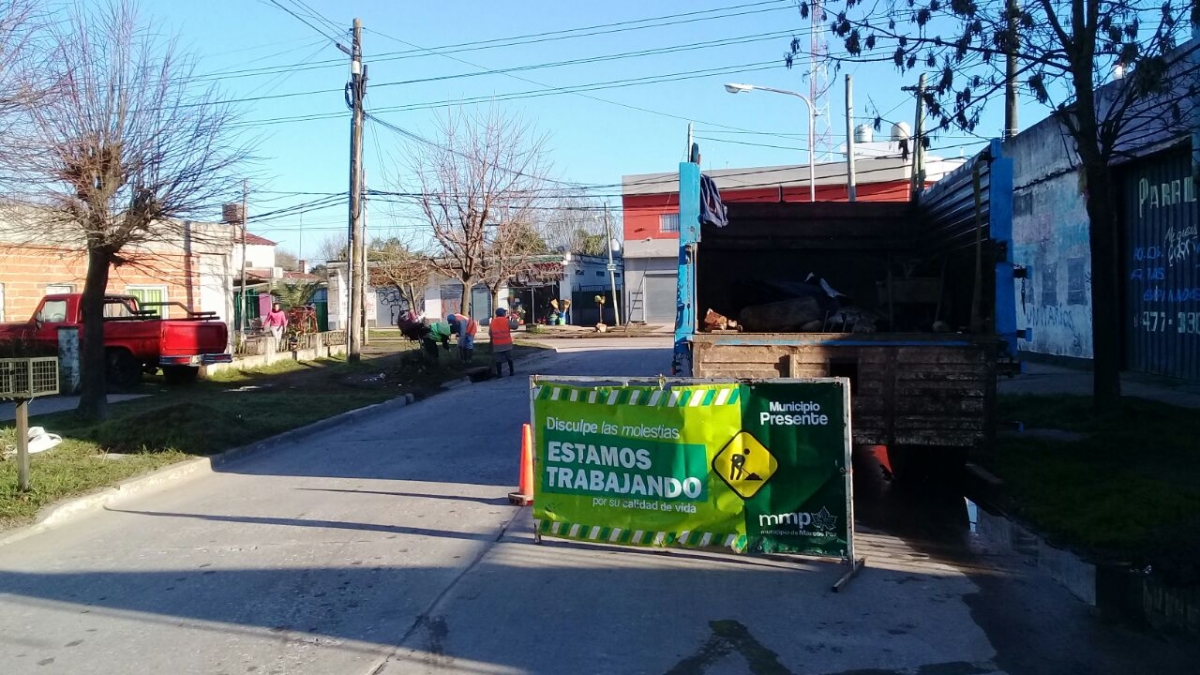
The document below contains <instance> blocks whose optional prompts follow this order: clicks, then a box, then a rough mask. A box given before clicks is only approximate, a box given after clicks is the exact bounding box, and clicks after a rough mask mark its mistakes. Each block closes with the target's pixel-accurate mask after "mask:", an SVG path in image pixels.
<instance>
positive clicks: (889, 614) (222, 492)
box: [0, 339, 1195, 675]
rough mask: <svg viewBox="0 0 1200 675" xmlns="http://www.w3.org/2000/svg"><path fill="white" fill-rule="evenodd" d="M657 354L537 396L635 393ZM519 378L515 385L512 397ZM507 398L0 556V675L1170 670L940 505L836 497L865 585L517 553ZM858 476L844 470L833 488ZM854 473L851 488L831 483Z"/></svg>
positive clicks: (317, 444) (235, 475) (646, 352)
mask: <svg viewBox="0 0 1200 675" xmlns="http://www.w3.org/2000/svg"><path fill="white" fill-rule="evenodd" d="M669 348H670V343H669V340H662V339H627V340H597V341H587V340H574V341H572V342H571V344H570V345H569V346H565V347H564V350H563V351H562V352H561V353H559V354H558V355H556V356H548V357H542V358H540V359H539V360H538V361H536V362H534V363H530V362H526V369H527V371H528V370H529V369H530V368H534V367H536V369H537V370H538V371H539V372H542V373H546V374H571V375H587V374H593V375H617V374H621V375H655V374H658V373H659V372H660V371H662V370H664V369H665V368H667V367H668V364H669V359H670V353H669ZM526 374H528V372H526V373H521V375H526ZM527 387H528V382H527V380H525V379H524V378H523V377H518V378H505V379H501V380H494V381H490V382H486V383H482V384H477V385H474V386H471V387H464V388H461V389H457V390H454V391H450V392H447V393H445V394H442V395H439V396H436V397H434V398H432V399H429V400H427V401H424V402H421V403H419V404H417V405H414V406H408V407H405V408H402V409H399V410H396V411H393V412H389V413H385V414H381V415H380V416H379V417H377V418H375V419H371V420H367V421H364V422H360V423H357V424H355V425H353V426H350V427H344V428H340V429H334V430H330V431H328V432H324V433H321V434H318V435H314V436H313V437H312V438H309V439H307V440H306V441H304V442H300V443H296V444H293V445H290V446H285V447H280V448H279V449H277V450H273V451H270V452H268V453H265V454H260V455H256V456H251V457H248V458H246V459H245V460H242V461H240V462H236V463H232V464H229V465H226V466H225V467H223V469H222V473H219V474H216V475H211V476H206V477H202V478H197V479H195V480H192V481H190V482H188V483H184V484H181V485H179V486H177V487H176V488H174V489H172V490H170V491H168V492H163V493H160V494H156V495H147V496H145V497H143V498H141V499H139V500H137V501H133V502H129V503H126V504H124V505H123V506H122V507H121V508H120V509H119V510H111V511H108V512H104V513H100V514H97V515H95V516H91V517H88V518H87V519H85V520H81V521H78V522H76V523H73V524H71V525H69V526H66V527H64V528H62V529H59V530H55V531H52V532H50V533H46V534H43V535H39V536H35V537H32V538H29V539H26V540H24V541H21V542H18V543H16V544H13V545H11V546H8V547H5V548H0V663H2V664H3V669H2V670H3V672H4V673H37V674H39V675H48V674H50V673H70V674H72V675H85V674H93V673H97V674H98V673H123V674H124V673H129V674H139V673H146V674H149V673H154V674H158V673H172V674H180V675H182V674H188V673H206V674H212V675H218V674H223V675H241V674H244V673H256V674H262V675H265V674H284V673H286V674H289V675H291V674H309V673H311V674H314V675H315V674H320V675H340V674H343V673H345V674H350V673H353V674H359V673H361V674H363V675H366V674H368V673H372V674H376V673H387V674H389V675H396V674H400V673H404V674H408V673H477V674H484V673H549V674H558V673H573V674H574V673H579V674H583V673H622V674H623V673H654V674H662V673H670V674H683V673H710V674H723V673H754V674H755V675H785V674H795V675H799V674H801V673H842V674H847V675H848V674H849V673H860V674H865V673H870V674H874V675H886V674H889V673H921V674H924V675H934V674H941V675H967V674H979V675H984V674H987V673H1000V672H1007V673H1014V674H1016V673H1055V674H1058V673H1070V672H1080V673H1084V672H1086V673H1114V674H1116V673H1121V674H1123V675H1124V674H1127V673H1136V672H1157V673H1173V672H1186V671H1185V670H1181V669H1180V668H1183V667H1184V664H1191V665H1194V663H1195V661H1188V660H1186V659H1188V658H1190V657H1191V658H1194V654H1188V653H1187V652H1186V651H1185V648H1183V647H1179V646H1174V645H1169V644H1163V643H1161V642H1157V641H1152V640H1149V639H1147V638H1143V637H1141V636H1137V635H1133V634H1130V633H1127V632H1125V631H1121V630H1117V629H1112V628H1106V627H1102V626H1099V625H1097V624H1096V623H1095V622H1094V620H1093V619H1092V618H1091V617H1090V616H1089V615H1088V612H1087V609H1086V608H1085V607H1084V606H1083V605H1081V604H1080V603H1077V602H1075V601H1074V600H1073V599H1071V596H1069V595H1068V594H1067V593H1066V592H1065V591H1063V590H1061V589H1059V588H1058V587H1057V586H1055V585H1053V584H1051V583H1049V582H1046V581H1044V580H1041V579H1039V578H1037V577H1033V576H1030V575H1028V574H1026V573H1025V572H1023V571H1022V570H1021V569H1020V568H1019V566H1018V565H1017V564H1016V563H1015V561H1014V560H1012V559H1010V558H1008V557H1006V556H1004V555H1001V554H993V553H991V552H989V551H988V550H987V548H986V546H983V545H980V544H979V543H978V542H972V541H971V540H970V536H969V532H968V528H967V526H966V523H965V520H964V518H963V516H964V509H963V502H962V500H961V499H957V500H955V499H954V497H953V496H951V497H950V498H949V499H946V500H941V501H938V500H934V502H933V503H923V502H918V503H910V502H907V501H904V500H901V499H897V498H896V496H895V495H894V494H892V492H891V491H890V488H889V486H888V485H886V484H884V483H882V482H881V480H880V479H879V476H878V472H877V470H876V469H875V468H872V467H869V465H867V468H866V469H862V470H861V473H862V474H863V480H862V481H861V483H862V485H861V487H860V486H859V483H860V481H859V480H858V477H857V476H856V490H859V495H858V499H859V500H860V502H861V507H860V522H859V531H860V535H861V536H860V539H859V546H860V548H861V549H862V551H863V553H864V554H865V555H866V556H867V557H868V569H866V570H865V571H864V572H863V573H862V574H861V575H860V576H859V577H858V578H857V579H855V580H854V582H853V583H852V585H851V586H850V587H849V588H848V589H847V591H846V592H845V593H842V594H836V595H835V594H832V593H830V592H829V586H830V584H831V583H832V582H833V581H834V580H835V579H836V578H837V577H838V576H839V574H840V570H839V568H838V567H837V566H836V565H833V564H829V563H823V562H804V561H796V560H774V559H770V560H768V559H757V558H738V557H735V556H727V555H717V554H706V553H695V552H686V551H679V552H650V551H640V550H623V549H615V548H607V547H600V546H587V545H582V544H574V543H568V542H562V541H549V540H547V542H546V543H545V544H543V545H541V546H539V545H535V544H534V543H533V542H532V539H531V529H530V521H529V516H528V510H521V509H516V508H513V507H511V506H509V505H508V503H507V500H506V494H507V493H508V492H509V491H510V490H512V489H513V487H514V482H515V479H516V475H517V456H518V439H519V429H520V425H521V423H522V422H524V421H526V420H527V419H528V393H527ZM856 466H857V465H856ZM856 471H860V469H856Z"/></svg>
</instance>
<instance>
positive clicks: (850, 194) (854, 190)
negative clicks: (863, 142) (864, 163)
mask: <svg viewBox="0 0 1200 675" xmlns="http://www.w3.org/2000/svg"><path fill="white" fill-rule="evenodd" d="M846 198H847V199H848V200H849V201H852V202H854V201H858V186H857V185H855V180H854V79H853V78H852V77H850V73H846Z"/></svg>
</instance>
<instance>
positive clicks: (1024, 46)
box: [787, 0, 1200, 411]
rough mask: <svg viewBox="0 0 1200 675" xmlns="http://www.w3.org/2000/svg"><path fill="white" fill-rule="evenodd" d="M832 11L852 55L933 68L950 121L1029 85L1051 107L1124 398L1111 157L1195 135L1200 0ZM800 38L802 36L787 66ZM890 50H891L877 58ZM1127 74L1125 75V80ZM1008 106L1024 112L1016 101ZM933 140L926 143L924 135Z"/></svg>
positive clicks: (861, 6)
mask: <svg viewBox="0 0 1200 675" xmlns="http://www.w3.org/2000/svg"><path fill="white" fill-rule="evenodd" d="M844 1H845V8H844V10H841V11H838V10H836V9H831V11H832V12H833V13H834V14H835V16H833V18H832V28H833V30H834V32H835V33H836V34H837V35H839V36H841V37H842V38H843V40H844V42H845V47H846V51H847V52H848V53H849V58H848V59H846V60H848V61H891V62H892V63H893V64H894V65H895V67H896V68H897V69H898V70H899V71H901V72H910V71H919V72H928V73H932V74H933V78H932V81H931V86H929V87H928V88H927V89H926V90H925V92H924V99H925V105H926V108H927V109H928V111H929V113H930V115H931V116H932V117H933V119H934V120H935V122H936V123H937V125H938V126H939V127H940V128H941V129H950V128H952V127H958V128H961V129H965V130H967V131H971V132H973V131H974V130H975V129H976V127H977V126H978V124H979V120H980V113H981V112H982V110H983V109H984V107H985V106H986V105H987V104H988V103H989V102H990V101H992V100H994V99H995V98H996V97H998V96H1001V95H1003V94H1004V93H1005V92H1006V90H1012V89H1014V88H1016V87H1017V86H1018V84H1020V85H1023V87H1024V88H1025V90H1027V91H1029V92H1032V93H1033V95H1034V96H1035V98H1036V99H1037V100H1038V101H1039V102H1040V103H1043V104H1045V105H1046V106H1047V107H1049V108H1050V109H1051V110H1052V111H1053V115H1054V117H1055V118H1056V119H1057V120H1058V122H1059V124H1060V125H1061V126H1062V128H1063V129H1064V131H1065V136H1066V138H1067V139H1069V141H1070V142H1071V144H1072V145H1073V146H1074V147H1071V148H1068V151H1073V152H1074V153H1075V156H1076V157H1077V159H1078V162H1079V164H1080V167H1081V176H1082V179H1083V180H1082V185H1081V188H1082V189H1083V191H1084V194H1085V200H1086V207H1087V213H1088V218H1089V221H1090V224H1091V227H1090V242H1089V244H1090V249H1091V254H1092V312H1093V319H1092V335H1093V345H1094V348H1093V349H1094V358H1093V366H1094V377H1095V379H1094V394H1095V403H1096V406H1097V407H1098V408H1100V409H1103V410H1109V411H1113V410H1116V409H1117V407H1118V404H1119V400H1120V395H1121V381H1120V362H1121V354H1120V334H1121V323H1120V322H1121V315H1120V311H1119V308H1120V306H1121V302H1120V288H1121V285H1120V278H1119V276H1118V275H1119V273H1120V272H1119V271H1120V270H1121V269H1122V266H1121V260H1120V255H1119V247H1118V243H1117V242H1118V241H1119V228H1118V220H1117V201H1116V195H1117V193H1118V191H1119V186H1118V185H1117V183H1116V181H1115V180H1114V171H1113V168H1112V164H1113V161H1114V160H1115V159H1117V158H1119V157H1120V156H1121V155H1122V154H1123V153H1125V152H1127V151H1130V150H1132V149H1135V148H1137V147H1144V146H1146V145H1149V144H1151V143H1152V142H1157V141H1160V140H1170V139H1171V138H1172V137H1178V136H1179V135H1183V134H1186V133H1188V127H1189V125H1190V124H1194V123H1195V119H1196V118H1195V115H1194V112H1195V111H1194V110H1193V106H1192V101H1194V100H1195V96H1196V92H1197V81H1196V78H1197V73H1196V69H1195V67H1194V66H1193V65H1192V62H1193V60H1194V56H1195V55H1194V54H1193V53H1192V51H1193V49H1194V47H1191V46H1189V47H1183V48H1181V47H1180V46H1179V44H1180V41H1181V40H1182V39H1185V38H1186V36H1187V35H1188V31H1189V30H1190V27H1191V25H1192V23H1193V22H1194V21H1195V20H1196V19H1197V18H1200V5H1197V4H1195V3H1192V2H1187V3H1184V2H1179V1H1178V0H1168V1H1167V2H1162V1H1160V0H1153V1H1152V0H1027V1H1026V2H1023V3H1017V2H1015V1H1014V0H991V1H982V0H974V1H971V0H950V1H949V2H945V1H944V0H906V2H905V3H903V4H901V3H899V2H897V1H896V0H886V1H885V2H881V3H869V2H864V1H863V0H844ZM800 8H801V14H802V15H807V12H808V11H809V3H808V2H802V3H801V5H800ZM798 47H799V44H798V43H796V42H793V45H792V54H791V55H789V56H788V57H787V63H788V65H791V61H792V57H794V56H795V54H796V51H797V48H798ZM881 56H882V58H880V57H881ZM1122 74H1124V77H1122ZM1010 105H1013V106H1014V107H1015V102H1011V103H1010ZM921 141H922V143H923V144H925V145H927V144H928V138H922V139H921Z"/></svg>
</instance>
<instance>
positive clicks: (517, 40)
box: [224, 0, 807, 78]
mask: <svg viewBox="0 0 1200 675" xmlns="http://www.w3.org/2000/svg"><path fill="white" fill-rule="evenodd" d="M272 1H273V2H274V0H272ZM779 2H781V0H770V2H758V3H750V4H746V5H735V6H732V7H722V8H714V9H710V10H702V11H700V12H686V13H684V14H672V15H666V16H661V17H653V18H647V19H636V20H631V21H628V22H618V23H617V24H599V25H598V26H589V27H583V28H572V29H567V30H564V31H554V32H551V33H531V34H527V35H521V36H514V37H509V38H494V39H491V40H482V41H477V42H462V43H458V44H452V45H444V46H440V47H432V48H427V47H421V46H419V45H414V44H412V43H408V42H405V41H403V40H399V39H397V38H394V37H392V36H389V35H386V34H384V33H381V32H379V31H377V30H373V29H367V30H370V32H372V33H374V34H376V35H379V36H380V37H383V38H386V39H389V40H393V41H395V42H397V43H400V44H404V45H405V46H407V47H410V49H408V50H406V51H396V52H383V53H380V54H376V55H374V56H372V58H371V61H372V63H379V62H382V61H394V60H400V59H407V58H415V57H418V56H423V55H428V56H446V57H448V56H449V55H450V54H457V53H462V52H467V51H476V50H479V49H496V48H500V47H510V46H520V45H525V44H535V43H537V42H546V41H549V40H530V39H527V38H539V37H544V36H547V35H555V34H558V33H574V32H579V31H588V30H591V29H593V28H603V27H608V26H618V25H624V24H626V23H643V22H650V21H658V20H660V19H671V18H678V17H692V16H695V15H696V14H703V13H712V12H721V11H726V10H730V9H740V8H745V7H758V6H760V5H772V4H778V3H779ZM783 9H790V7H774V8H769V9H765V10H756V11H753V12H739V13H734V14H722V15H719V16H710V17H702V18H694V19H688V20H686V21H673V22H667V23H659V24H654V25H649V26H640V27H637V28H635V29H627V30H640V29H642V28H660V27H666V26H673V25H681V24H688V23H695V22H698V21H710V20H714V19H723V18H730V17H736V16H744V15H746V14H756V13H761V12H764V11H779V10H783ZM615 32H623V31H604V32H597V33H586V34H582V35H569V36H567V37H570V38H578V37H593V36H596V35H606V34H609V33H615ZM321 34H322V35H325V36H326V37H327V38H328V37H329V36H328V35H326V34H325V33H324V32H322V33H321ZM793 34H795V35H806V34H807V33H806V32H805V30H803V29H798V30H797V31H795V32H794V33H793ZM331 39H332V38H331ZM555 39H567V38H566V37H564V38H555ZM503 41H512V42H508V43H502V42H503ZM494 43H500V44H494ZM464 63H465V62H464ZM344 65H345V62H344V61H343V60H341V59H328V60H325V61H317V62H314V63H311V64H289V65H283V66H270V67H263V68H247V69H243V70H237V71H228V72H226V73H224V75H225V76H226V77H227V78H238V77H256V76H262V75H272V74H275V73H277V72H279V71H280V70H314V69H319V68H328V67H333V66H339V67H340V66H344ZM477 67H478V66H477Z"/></svg>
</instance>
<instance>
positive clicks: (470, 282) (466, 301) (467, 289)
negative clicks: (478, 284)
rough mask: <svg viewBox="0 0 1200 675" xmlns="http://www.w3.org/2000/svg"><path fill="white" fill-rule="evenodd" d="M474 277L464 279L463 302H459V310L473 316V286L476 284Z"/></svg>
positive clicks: (465, 314)
mask: <svg viewBox="0 0 1200 675" xmlns="http://www.w3.org/2000/svg"><path fill="white" fill-rule="evenodd" d="M474 282H475V280H474V279H463V280H462V302H461V303H460V304H459V311H460V312H462V313H463V315H464V316H471V287H473V286H474V285H475V283H474Z"/></svg>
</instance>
